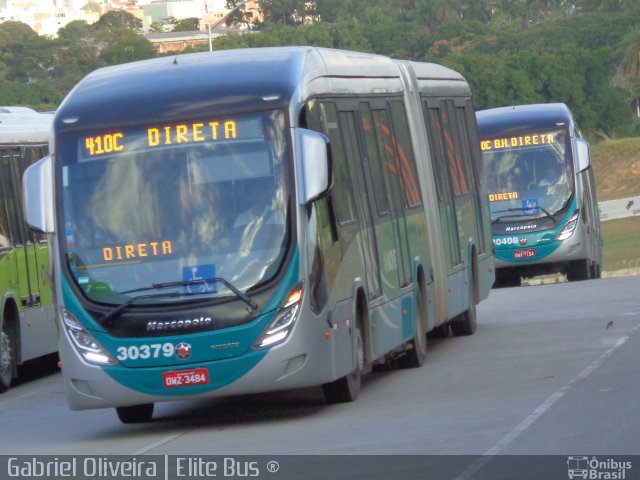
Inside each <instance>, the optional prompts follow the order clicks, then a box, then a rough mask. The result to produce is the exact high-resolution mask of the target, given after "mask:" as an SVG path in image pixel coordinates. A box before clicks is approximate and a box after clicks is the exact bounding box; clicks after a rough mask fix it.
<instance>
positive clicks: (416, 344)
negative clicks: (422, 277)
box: [397, 282, 448, 368]
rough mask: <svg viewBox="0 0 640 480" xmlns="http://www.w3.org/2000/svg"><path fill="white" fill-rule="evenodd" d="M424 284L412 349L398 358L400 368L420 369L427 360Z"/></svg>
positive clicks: (416, 315) (416, 316)
mask: <svg viewBox="0 0 640 480" xmlns="http://www.w3.org/2000/svg"><path fill="white" fill-rule="evenodd" d="M422 283H423V282H420V288H419V290H418V297H417V299H416V312H415V315H414V321H415V328H414V336H413V340H411V348H410V349H409V350H408V351H407V352H406V353H405V354H404V355H403V356H401V357H400V358H398V360H397V362H398V366H399V367H400V368H420V367H421V366H422V365H424V362H425V359H426V358H427V334H426V332H425V328H424V326H425V324H426V323H427V322H426V320H427V318H426V317H427V302H426V295H425V291H424V286H423V285H422ZM447 328H448V327H447Z"/></svg>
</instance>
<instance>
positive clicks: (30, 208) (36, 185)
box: [22, 155, 55, 233]
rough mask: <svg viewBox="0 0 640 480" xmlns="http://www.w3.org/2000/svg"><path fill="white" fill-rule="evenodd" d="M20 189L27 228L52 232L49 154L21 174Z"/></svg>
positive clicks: (51, 160)
mask: <svg viewBox="0 0 640 480" xmlns="http://www.w3.org/2000/svg"><path fill="white" fill-rule="evenodd" d="M22 191H23V204H24V212H25V217H26V218H25V219H26V222H27V225H29V228H31V229H33V230H36V231H38V232H41V233H53V232H54V229H55V228H54V227H55V223H54V215H53V159H52V158H51V156H50V155H47V156H46V157H44V158H42V159H40V160H38V161H37V162H36V163H34V164H33V165H31V166H30V167H29V168H27V170H26V171H25V172H24V175H23V176H22Z"/></svg>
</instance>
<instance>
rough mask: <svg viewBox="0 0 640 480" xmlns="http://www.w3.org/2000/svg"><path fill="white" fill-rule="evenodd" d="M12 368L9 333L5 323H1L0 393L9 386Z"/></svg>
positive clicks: (11, 378)
mask: <svg viewBox="0 0 640 480" xmlns="http://www.w3.org/2000/svg"><path fill="white" fill-rule="evenodd" d="M13 369H14V365H13V348H12V342H11V333H10V332H9V331H8V329H7V327H6V325H5V324H3V325H2V332H0V393H3V392H6V391H7V390H9V388H11V381H12V380H13Z"/></svg>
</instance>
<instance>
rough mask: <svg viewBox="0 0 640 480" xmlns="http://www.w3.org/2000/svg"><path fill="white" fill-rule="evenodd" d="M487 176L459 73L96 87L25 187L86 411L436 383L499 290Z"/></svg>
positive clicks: (256, 53)
mask: <svg viewBox="0 0 640 480" xmlns="http://www.w3.org/2000/svg"><path fill="white" fill-rule="evenodd" d="M480 159H481V154H480V149H479V140H478V135H477V126H476V119H475V114H474V110H473V106H472V102H471V92H470V89H469V86H468V84H467V82H466V81H465V80H464V78H463V77H462V76H460V75H459V74H458V73H456V72H454V71H452V70H449V69H447V68H443V67H441V66H438V65H433V64H420V63H411V62H405V61H394V60H391V59H389V58H386V57H382V56H377V55H371V54H362V53H355V52H348V51H339V50H330V49H319V48H313V47H283V48H265V49H241V50H229V51H218V52H215V53H208V52H207V53H198V54H189V55H178V56H175V57H171V58H160V59H154V60H148V61H142V62H137V63H131V64H126V65H120V66H114V67H109V68H104V69H100V70H97V71H95V72H94V73H92V74H90V75H88V76H87V77H86V78H85V79H83V80H82V81H81V82H80V83H79V84H78V85H76V87H75V88H74V89H73V90H72V91H71V92H70V94H69V95H68V96H67V98H66V99H65V100H64V102H63V103H62V104H61V105H60V107H59V109H58V110H57V112H56V116H55V120H54V146H53V149H52V152H51V155H50V157H48V158H47V159H44V160H43V161H41V162H40V163H38V164H37V165H34V166H33V167H32V168H30V169H29V170H28V171H27V173H26V175H25V177H24V182H25V186H26V189H27V191H28V192H27V193H28V195H27V196H26V198H25V202H26V206H27V210H28V211H29V214H30V216H29V221H30V225H31V226H32V227H33V228H35V229H37V230H39V231H41V232H48V233H52V234H53V235H52V250H53V252H54V261H53V265H54V271H55V288H56V299H57V303H58V304H57V307H58V309H59V319H60V343H59V349H60V356H61V362H62V374H63V378H64V385H65V390H66V396H67V399H68V403H69V405H70V407H71V408H72V409H76V410H82V409H93V408H104V407H115V408H116V411H117V413H118V416H119V418H120V420H121V421H122V422H124V423H130V422H139V421H144V420H149V419H150V418H151V417H152V414H153V406H154V403H156V402H164V401H170V400H178V399H197V398H207V397H215V396H228V395H235V394H246V393H254V392H266V391H274V390H284V389H293V388H302V387H310V386H322V390H323V392H324V395H325V397H326V399H327V400H328V401H329V402H345V401H352V400H354V399H355V398H356V397H357V395H358V391H359V389H360V384H361V377H362V375H364V374H366V373H367V372H369V371H371V369H372V367H373V366H374V365H376V364H380V363H385V364H388V365H391V366H393V367H400V366H408V367H418V366H420V365H422V364H423V363H424V361H425V355H426V348H427V333H430V332H432V333H433V334H434V335H440V336H444V335H447V334H449V332H450V331H452V332H453V334H456V335H470V334H472V333H474V331H475V328H476V304H477V303H478V302H479V301H481V300H482V299H483V298H485V297H486V296H487V295H488V293H489V291H490V289H491V285H492V283H493V280H494V271H493V253H492V248H491V234H490V230H489V223H488V206H487V204H486V202H485V201H484V198H485V193H484V191H483V186H482V182H481V180H480V178H479V176H480ZM51 179H53V181H51Z"/></svg>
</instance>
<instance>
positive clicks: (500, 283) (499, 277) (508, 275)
mask: <svg viewBox="0 0 640 480" xmlns="http://www.w3.org/2000/svg"><path fill="white" fill-rule="evenodd" d="M521 285H522V278H521V277H520V274H518V273H516V272H512V271H510V270H503V269H500V270H496V280H495V283H494V284H493V288H508V287H519V286H521Z"/></svg>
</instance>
